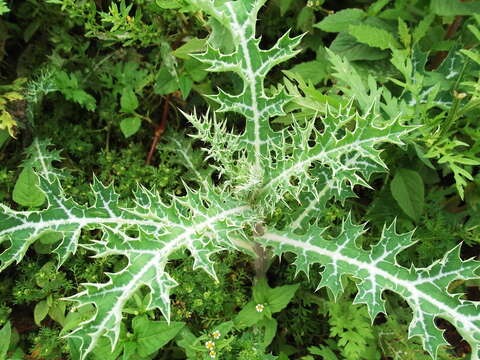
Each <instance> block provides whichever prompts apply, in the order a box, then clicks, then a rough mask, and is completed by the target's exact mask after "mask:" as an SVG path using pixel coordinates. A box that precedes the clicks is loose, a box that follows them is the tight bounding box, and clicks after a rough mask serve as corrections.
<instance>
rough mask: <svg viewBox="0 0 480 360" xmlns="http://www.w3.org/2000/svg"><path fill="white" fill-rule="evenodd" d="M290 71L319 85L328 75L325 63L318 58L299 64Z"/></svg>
mask: <svg viewBox="0 0 480 360" xmlns="http://www.w3.org/2000/svg"><path fill="white" fill-rule="evenodd" d="M290 71H292V72H294V73H296V74H298V75H300V76H301V77H302V78H303V79H305V80H307V81H311V82H312V83H313V84H314V85H317V84H318V83H319V82H320V81H322V80H323V79H324V78H325V76H326V75H327V72H326V66H325V63H324V62H322V61H318V60H313V61H307V62H303V63H301V64H297V65H295V66H294V67H293V68H292V69H291V70H290Z"/></svg>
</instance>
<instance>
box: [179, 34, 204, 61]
mask: <svg viewBox="0 0 480 360" xmlns="http://www.w3.org/2000/svg"><path fill="white" fill-rule="evenodd" d="M205 45H206V40H205V39H199V38H192V39H190V40H188V41H187V42H186V43H185V44H183V45H182V46H180V47H179V48H177V49H175V50H174V51H173V52H172V55H173V56H175V57H177V58H179V59H184V60H187V59H189V58H190V54H191V53H193V52H198V51H201V50H203V49H205Z"/></svg>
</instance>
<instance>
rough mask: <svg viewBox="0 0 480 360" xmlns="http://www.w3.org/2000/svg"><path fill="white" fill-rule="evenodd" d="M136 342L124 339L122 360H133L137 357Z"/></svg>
mask: <svg viewBox="0 0 480 360" xmlns="http://www.w3.org/2000/svg"><path fill="white" fill-rule="evenodd" d="M137 347H138V346H137V343H136V342H135V341H126V342H125V343H124V344H123V354H122V360H134V359H138V355H137Z"/></svg>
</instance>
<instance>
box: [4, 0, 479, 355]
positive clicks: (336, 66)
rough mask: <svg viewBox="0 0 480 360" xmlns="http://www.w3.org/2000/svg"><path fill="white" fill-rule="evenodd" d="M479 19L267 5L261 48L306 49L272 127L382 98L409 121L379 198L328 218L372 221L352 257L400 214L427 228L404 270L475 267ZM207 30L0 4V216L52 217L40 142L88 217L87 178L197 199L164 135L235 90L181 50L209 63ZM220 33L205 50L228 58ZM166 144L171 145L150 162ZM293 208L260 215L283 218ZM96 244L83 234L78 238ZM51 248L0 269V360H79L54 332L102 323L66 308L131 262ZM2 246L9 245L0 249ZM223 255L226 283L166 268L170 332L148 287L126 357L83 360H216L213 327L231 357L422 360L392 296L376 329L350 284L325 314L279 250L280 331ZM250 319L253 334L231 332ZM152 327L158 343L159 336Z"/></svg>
mask: <svg viewBox="0 0 480 360" xmlns="http://www.w3.org/2000/svg"><path fill="white" fill-rule="evenodd" d="M239 1H241V0H239ZM219 3H222V1H219ZM479 14H480V2H479V1H471V2H460V1H456V0H449V1H446V0H390V1H389V0H377V1H368V0H357V1H354V0H351V1H341V2H339V1H333V0H332V1H328V0H326V1H322V0H317V1H308V2H306V1H292V0H269V1H267V3H266V5H265V6H264V7H263V8H262V9H261V12H260V15H259V19H260V21H259V23H258V25H257V33H258V34H262V40H261V46H262V48H267V47H270V46H272V45H273V44H274V43H275V41H276V40H277V39H278V37H279V36H281V35H282V34H283V33H284V32H285V31H287V30H288V29H291V31H292V33H293V34H294V35H299V34H302V33H304V34H305V35H304V37H303V38H302V40H301V43H300V49H301V52H300V54H299V55H297V56H296V57H295V58H293V59H291V60H289V61H288V62H286V63H282V64H280V65H279V66H277V67H276V68H274V70H273V71H272V72H270V73H269V75H268V77H267V79H266V87H267V91H271V90H272V89H269V88H268V87H269V85H270V84H276V83H278V82H280V83H282V84H283V85H284V86H285V89H286V91H287V92H288V94H289V95H291V96H293V100H292V101H291V102H290V103H289V104H288V105H287V106H286V108H285V110H286V115H285V116H279V117H276V118H274V119H273V120H272V127H274V128H275V127H277V128H279V129H280V128H282V127H284V126H288V125H290V124H292V123H293V122H297V123H298V124H302V125H303V124H306V123H308V121H310V120H311V119H314V118H315V114H316V113H317V112H319V111H324V110H325V109H326V108H328V107H338V106H347V105H348V104H349V103H351V104H353V105H352V106H354V108H355V109H356V110H357V111H358V112H359V113H360V114H365V113H367V111H368V106H369V104H370V103H371V100H372V99H378V106H379V109H378V111H379V112H380V113H384V114H388V115H395V114H401V117H402V122H403V123H404V124H407V125H412V126H415V130H414V131H412V132H411V133H410V135H409V138H408V139H407V143H406V145H405V146H404V147H403V148H398V147H394V146H390V145H387V146H384V147H383V153H382V159H383V161H384V162H385V164H386V165H387V166H388V168H389V169H390V172H389V173H388V174H387V173H375V174H374V175H373V176H372V178H371V179H370V182H369V183H370V185H371V187H372V189H365V188H360V187H355V188H354V190H353V191H354V192H355V194H356V196H357V197H356V198H354V199H348V200H346V201H344V202H343V203H339V202H334V201H330V202H328V203H327V204H326V209H325V214H324V216H323V217H322V219H321V220H320V224H318V225H319V226H322V227H323V226H325V227H328V232H329V234H330V235H332V236H335V235H337V234H338V232H339V231H340V228H341V222H342V219H343V218H345V217H346V216H347V215H348V214H351V216H352V218H353V219H355V221H356V222H357V223H360V222H366V221H368V222H369V224H370V225H369V229H368V231H367V232H366V233H365V234H363V235H362V236H361V238H360V241H361V244H359V245H360V246H362V247H363V248H365V249H367V248H368V247H369V246H370V245H372V244H373V243H374V241H375V239H377V238H378V237H379V235H380V233H381V232H382V228H383V226H384V224H385V223H391V222H392V221H393V220H394V219H396V221H397V230H398V231H399V232H401V233H403V232H407V231H411V230H413V229H416V232H415V234H416V239H417V243H416V245H415V246H413V247H411V248H408V249H407V250H405V251H404V252H402V253H401V255H400V256H399V258H398V261H399V263H400V264H401V265H403V266H406V267H409V266H410V265H411V264H413V265H415V266H428V265H429V264H431V263H432V261H434V260H436V259H439V258H441V257H442V256H443V255H444V254H445V253H446V252H447V251H448V250H449V249H451V248H453V247H454V246H455V245H457V244H459V243H460V242H463V246H462V251H461V255H462V258H463V259H467V258H470V257H477V258H478V257H479V254H480V172H479V165H480V157H479V156H480V126H479V123H478V117H479V115H480V107H479V105H480V77H479V70H480V53H479V51H478V49H477V47H478V44H479V42H480V15H479ZM207 20H208V19H207V16H206V14H204V13H202V12H201V11H198V10H197V9H196V8H195V7H194V6H192V5H191V4H190V3H189V2H187V1H183V0H156V1H144V0H132V1H124V0H122V1H108V0H96V1H93V0H84V1H73V0H47V1H40V0H28V1H22V2H19V1H2V0H0V149H1V152H0V200H1V202H2V203H4V204H8V205H9V206H11V207H12V208H15V209H23V210H27V209H38V208H41V207H42V206H43V205H44V203H45V198H44V195H43V194H42V192H41V191H39V190H38V188H37V184H38V178H37V176H36V174H35V173H34V171H33V170H34V169H35V166H36V165H35V163H34V160H32V159H34V158H35V154H36V150H35V147H34V145H35V141H37V140H34V139H43V140H40V142H39V143H38V144H39V146H42V147H43V150H44V153H46V154H49V159H50V160H49V161H50V162H51V163H52V164H53V165H54V166H55V168H57V169H62V170H57V171H60V173H59V175H60V176H61V179H62V184H63V187H64V189H65V191H66V193H67V194H69V195H70V196H72V197H73V199H74V200H76V201H78V202H80V203H89V202H90V203H91V202H92V201H93V199H92V195H91V191H90V188H89V186H88V185H87V184H89V183H91V182H92V181H93V177H94V175H95V176H96V177H97V178H98V179H99V180H100V181H101V182H103V183H104V184H107V183H110V182H113V183H114V185H115V188H116V191H117V192H118V193H119V195H120V200H121V202H122V204H125V206H128V205H130V204H129V202H131V200H130V194H131V193H132V191H134V190H135V188H136V186H137V183H139V182H140V183H141V184H142V185H144V186H145V187H147V188H156V189H157V190H158V191H159V194H160V196H161V198H162V199H164V200H165V201H168V200H169V199H170V195H171V194H176V195H182V194H184V191H185V190H184V186H183V183H182V181H181V180H180V179H183V181H185V182H186V183H187V185H190V186H194V185H195V182H196V181H197V180H196V179H195V178H194V177H193V175H192V174H191V172H189V170H188V168H187V167H185V164H184V162H183V159H182V158H181V157H180V156H179V155H178V149H179V147H178V146H175V144H174V143H173V141H172V139H173V138H181V139H184V138H185V135H186V134H190V133H191V125H189V124H188V122H187V121H186V120H185V118H184V116H183V115H182V112H184V113H192V112H193V111H194V109H196V111H197V112H198V113H205V112H206V111H207V108H208V107H210V108H212V109H217V108H218V105H217V104H216V103H215V102H214V101H213V100H212V98H211V97H209V95H213V94H215V93H216V89H217V88H219V87H221V88H222V89H225V90H229V91H231V92H232V93H237V92H239V90H240V89H241V86H242V84H241V81H240V80H239V79H238V78H237V77H236V76H235V75H231V74H230V73H222V74H220V75H215V74H211V73H210V74H208V75H207V71H206V67H205V66H204V65H203V64H202V63H201V62H200V61H198V60H197V59H195V58H194V57H192V56H190V54H191V53H192V52H198V51H203V50H205V49H206V47H205V38H206V36H207V34H208V32H209V31H210V30H211V27H210V25H209V24H208V23H207ZM224 35H225V34H216V36H217V37H216V38H214V40H215V41H216V42H217V44H216V45H217V46H218V47H220V48H222V49H223V50H225V51H228V50H229V46H231V44H230V42H229V39H228V38H226V37H225V36H224ZM352 99H353V100H352ZM164 114H166V116H165V115H164ZM218 116H220V117H221V116H223V115H218ZM166 118H168V120H167V122H166V124H165V120H164V119H166ZM225 119H226V120H227V126H229V127H232V128H233V127H240V128H241V127H242V126H243V123H242V121H243V119H242V118H241V117H240V116H238V115H236V114H227V115H225ZM165 125H166V128H167V130H166V131H165V132H163V127H165ZM156 133H157V134H159V133H160V134H161V136H160V140H159V142H158V144H156V145H155V143H154V145H153V148H154V150H155V151H154V155H153V157H152V158H151V160H149V163H148V164H145V161H146V159H147V157H148V153H149V151H150V147H151V144H152V142H153V141H154V138H155V134H156ZM47 139H48V140H47ZM182 141H183V140H182ZM32 144H33V145H32ZM180 145H181V146H180V148H183V149H189V150H192V151H195V150H200V149H201V148H202V147H205V146H207V145H206V144H204V143H202V142H200V141H196V140H195V139H193V140H185V142H184V143H182V144H180ZM196 161H197V164H196V165H198V167H199V168H201V169H203V170H204V172H203V173H202V174H203V175H204V176H205V177H210V178H214V177H215V175H217V174H215V173H214V174H212V173H209V172H208V171H207V169H206V167H205V163H204V160H203V158H201V157H200V156H199V157H198V158H197V159H196ZM291 200H292V203H293V199H291ZM288 205H289V204H288V201H287V203H286V204H285V206H284V207H281V208H277V209H276V211H275V213H273V214H270V215H269V216H270V217H271V218H272V219H274V221H275V222H277V223H279V224H281V223H282V221H283V222H285V221H286V220H285V219H286V218H287V217H288V216H289V214H290V210H289V208H288ZM1 226H2V225H1V224H0V229H1ZM96 236H98V233H95V231H84V232H82V235H81V240H80V241H81V242H84V243H86V242H87V240H88V239H89V238H92V237H93V238H96ZM57 241H58V238H56V237H55V234H54V233H53V234H50V235H49V236H44V237H42V238H40V239H39V240H37V241H36V243H35V244H34V246H33V247H32V248H31V249H30V250H29V251H28V252H27V254H26V256H25V258H24V260H23V261H22V262H21V263H20V264H18V265H16V266H13V267H10V268H8V269H7V270H6V271H5V272H2V273H1V274H0V328H1V330H0V359H2V360H3V359H4V358H5V359H23V358H25V359H69V358H70V357H71V354H72V353H73V352H74V349H72V346H71V345H69V344H68V343H67V341H65V340H63V339H62V338H60V340H59V336H61V335H64V334H66V333H67V332H68V331H69V330H71V329H72V328H74V327H75V326H76V325H77V324H79V323H80V322H81V321H82V320H85V319H88V317H89V315H90V314H91V312H92V309H88V308H87V309H85V308H81V310H78V309H76V308H74V307H73V306H72V304H71V303H67V302H65V301H62V299H63V298H64V297H67V296H71V295H73V294H75V293H77V292H78V291H79V289H80V288H81V284H82V283H85V282H104V281H107V279H108V278H107V277H106V275H105V272H114V271H118V270H120V269H122V268H123V267H124V266H125V258H122V257H120V256H118V257H115V256H112V257H108V258H90V257H89V256H88V255H89V253H88V252H87V251H86V250H84V249H79V250H78V252H77V254H76V255H75V256H74V257H72V258H70V259H69V260H68V261H67V262H66V263H65V264H64V265H63V266H62V267H61V268H60V270H59V271H57V270H56V267H55V265H54V260H55V259H54V257H53V256H52V255H51V251H52V250H53V248H54V245H55V243H56V242H57ZM5 249H6V245H5V244H4V243H1V244H0V253H1V252H2V251H3V250H5ZM216 257H217V259H216V260H217V261H216V264H217V267H216V272H217V275H218V281H214V280H213V279H211V278H209V277H208V276H207V275H206V274H205V273H203V272H198V271H195V272H192V270H191V269H192V265H193V260H192V259H191V258H190V257H189V256H187V255H186V254H184V253H179V254H178V255H177V256H176V257H175V259H174V260H173V261H171V262H170V263H169V264H168V267H169V268H170V273H171V274H172V277H173V278H174V279H175V280H176V281H177V282H178V283H179V284H180V285H179V286H178V287H177V288H175V289H174V290H173V296H172V322H173V323H174V325H175V326H176V327H175V331H174V332H172V333H170V334H169V335H171V336H167V335H165V334H166V333H167V330H166V329H167V325H166V324H165V323H164V320H163V318H162V316H161V315H160V312H159V311H154V310H147V309H146V306H145V304H146V303H148V301H147V299H148V296H149V295H148V291H147V290H146V289H143V288H142V289H141V290H140V291H139V292H138V294H137V296H136V297H135V299H134V300H132V301H131V302H129V303H128V306H127V309H126V310H125V311H124V315H125V318H124V321H123V325H122V326H123V327H122V331H121V336H120V337H121V342H120V343H121V345H120V347H117V348H116V349H115V351H114V352H113V354H111V353H110V349H109V344H108V342H104V343H102V344H100V345H99V347H98V348H97V349H96V350H95V351H94V352H93V353H92V354H91V355H90V358H91V359H116V358H122V359H128V358H129V357H128V356H130V358H132V359H133V358H135V359H184V358H189V359H209V358H211V354H210V352H209V350H210V349H207V348H206V347H205V345H204V344H205V343H206V342H207V341H210V340H212V339H213V338H212V336H213V335H212V334H214V333H215V331H216V330H218V331H219V332H221V333H222V337H221V338H220V339H219V341H218V344H217V345H216V346H217V347H216V348H215V351H216V356H217V358H220V359H245V360H250V359H281V360H282V359H303V360H311V359H326V360H332V359H346V360H357V359H366V360H367V359H368V360H371V359H393V360H404V359H412V360H414V359H415V360H417V359H428V358H429V357H428V355H427V354H426V353H425V351H424V350H423V349H422V344H421V341H420V340H418V338H412V339H408V338H407V333H408V331H407V328H408V323H409V321H410V319H411V317H412V314H411V312H410V310H409V308H408V306H407V305H406V303H404V302H403V300H401V299H400V298H399V297H398V296H396V295H394V294H390V293H388V294H385V299H386V301H387V307H388V309H389V313H390V314H393V315H390V316H389V317H382V316H378V317H377V318H376V319H375V321H374V323H373V326H371V321H370V319H369V317H368V313H367V308H366V307H365V306H364V305H352V303H351V302H352V299H353V297H354V295H355V292H356V290H355V289H356V288H355V287H354V281H355V280H354V279H343V280H342V281H344V284H343V285H344V288H345V289H346V290H345V293H344V294H343V295H342V296H341V297H340V298H339V299H337V301H336V302H334V299H333V296H332V294H331V293H329V292H327V290H325V289H322V290H320V291H315V290H316V289H315V287H316V284H318V283H319V281H320V275H318V271H311V277H313V279H310V281H307V279H306V277H305V276H304V275H303V274H299V275H298V276H295V275H297V274H295V271H294V270H293V268H292V267H290V266H288V265H289V264H291V263H293V262H294V261H295V259H294V258H293V257H290V255H289V254H284V255H283V256H282V259H281V260H282V261H278V259H276V260H273V261H272V263H271V264H268V265H269V266H268V272H267V278H268V280H269V281H268V282H269V284H270V286H272V288H274V289H276V288H280V287H281V286H285V288H282V291H283V293H288V291H289V290H288V289H290V292H292V288H287V287H286V286H288V285H286V284H297V286H298V288H297V287H295V291H293V292H292V293H291V294H290V293H289V295H288V296H286V299H285V301H284V304H283V307H282V308H281V309H279V311H278V312H277V313H276V314H275V315H274V317H273V318H274V321H275V322H272V321H270V322H269V321H267V320H265V319H263V318H257V317H256V316H257V315H258V314H257V313H256V312H255V311H254V310H253V306H254V305H255V304H254V302H252V301H253V300H254V296H255V291H260V290H258V288H255V287H254V284H253V279H254V276H255V272H256V264H255V263H253V262H252V261H251V258H249V257H247V256H245V255H242V254H239V253H226V252H221V253H219V254H217V255H216ZM315 277H318V279H317V278H315ZM479 285H480V284H479V283H478V281H476V282H475V281H457V282H454V283H453V284H451V285H450V289H449V290H450V291H452V292H453V291H454V290H455V291H458V292H465V293H466V294H467V295H465V296H466V298H468V299H469V300H475V301H478V300H480V293H479ZM257 286H258V285H257ZM266 286H267V287H268V285H266ZM255 289H257V290H255ZM262 291H265V292H266V294H269V291H271V290H270V288H264V289H263V290H262ZM265 296H267V295H265ZM249 309H250V310H249ZM239 319H240V320H242V321H243V323H242V324H248V325H244V326H238V325H237V326H234V325H233V322H236V324H238V322H239V321H240V320H239ZM438 325H439V326H440V327H441V328H442V329H447V331H446V333H445V336H446V338H447V340H448V341H449V343H450V344H451V346H449V347H442V348H441V349H440V351H439V354H438V358H439V359H457V358H464V357H465V356H469V353H470V349H469V347H468V345H466V343H465V342H462V339H461V337H460V336H459V335H458V334H457V333H456V332H455V330H454V329H452V326H450V325H449V324H448V323H447V322H446V321H443V322H441V321H440V322H439V324H438ZM219 329H220V330H219ZM170 331H172V330H170ZM148 333H154V334H158V338H156V341H153V343H152V341H151V340H148V337H147V336H146V334H148ZM161 334H164V335H165V339H162V340H160V338H161ZM4 339H8V341H5V340H4ZM215 340H217V339H215ZM2 341H3V342H2ZM122 352H123V355H122V356H123V357H121V355H120V354H121V353H122ZM125 354H127V355H125Z"/></svg>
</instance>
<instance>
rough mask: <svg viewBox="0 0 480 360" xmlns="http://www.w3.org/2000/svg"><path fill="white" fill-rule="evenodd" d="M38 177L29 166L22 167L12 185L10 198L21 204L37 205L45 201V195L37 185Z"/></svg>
mask: <svg viewBox="0 0 480 360" xmlns="http://www.w3.org/2000/svg"><path fill="white" fill-rule="evenodd" d="M38 184H39V179H38V176H37V174H35V172H34V171H33V169H32V168H31V167H30V166H27V167H25V168H23V170H22V171H21V172H20V175H19V176H18V179H17V182H16V183H15V186H14V187H13V193H12V198H13V200H14V201H15V202H16V203H17V204H20V205H22V206H28V207H39V206H42V205H43V204H44V203H45V195H44V194H43V192H42V191H41V190H40V188H39V187H38Z"/></svg>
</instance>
